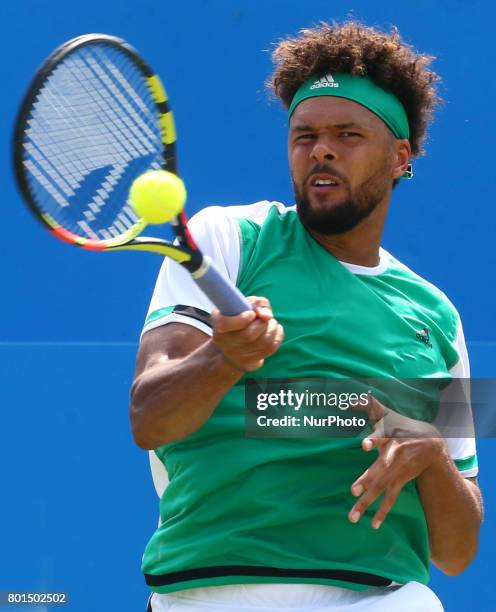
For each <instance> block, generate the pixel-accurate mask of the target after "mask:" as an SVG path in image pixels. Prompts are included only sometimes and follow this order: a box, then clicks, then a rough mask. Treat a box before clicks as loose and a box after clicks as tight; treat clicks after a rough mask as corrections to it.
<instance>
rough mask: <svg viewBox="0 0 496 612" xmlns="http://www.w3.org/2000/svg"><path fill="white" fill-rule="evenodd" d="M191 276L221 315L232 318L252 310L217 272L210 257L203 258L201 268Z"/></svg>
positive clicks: (239, 293)
mask: <svg viewBox="0 0 496 612" xmlns="http://www.w3.org/2000/svg"><path fill="white" fill-rule="evenodd" d="M192 276H193V280H194V281H195V282H196V284H197V285H198V287H200V289H201V290H202V291H203V293H204V294H205V295H206V296H207V297H208V298H209V299H210V301H211V302H213V303H214V304H215V306H217V308H218V309H219V310H220V312H221V313H222V314H223V315H226V316H230V317H232V316H234V315H237V314H239V313H240V312H244V311H245V310H253V307H252V305H251V304H250V303H249V302H248V300H247V299H246V298H245V296H244V295H243V294H242V293H241V291H240V290H239V289H238V288H237V287H235V286H234V285H233V284H232V283H231V282H230V281H229V280H227V279H226V278H225V277H224V276H223V275H222V274H221V273H220V272H219V270H218V269H217V267H216V266H215V264H214V262H213V261H212V260H211V259H210V257H208V256H206V255H205V256H204V257H203V263H202V265H201V267H200V268H199V269H198V270H197V271H196V272H194V273H193V275H192Z"/></svg>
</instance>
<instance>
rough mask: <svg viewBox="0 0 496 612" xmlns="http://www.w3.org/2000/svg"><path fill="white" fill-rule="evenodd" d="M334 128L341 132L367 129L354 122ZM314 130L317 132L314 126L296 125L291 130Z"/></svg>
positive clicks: (337, 125)
mask: <svg viewBox="0 0 496 612" xmlns="http://www.w3.org/2000/svg"><path fill="white" fill-rule="evenodd" d="M332 127H333V128H337V129H339V130H348V129H350V128H355V129H359V130H366V129H367V128H365V127H364V126H363V125H360V124H359V123H355V122H354V121H349V122H347V123H335V124H334V125H332ZM313 130H315V127H313V126H312V125H295V126H294V127H293V128H291V131H293V132H312V131H313Z"/></svg>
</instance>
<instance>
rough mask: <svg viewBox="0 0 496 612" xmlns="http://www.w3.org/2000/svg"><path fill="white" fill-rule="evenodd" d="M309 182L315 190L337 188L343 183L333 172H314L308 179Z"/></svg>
mask: <svg viewBox="0 0 496 612" xmlns="http://www.w3.org/2000/svg"><path fill="white" fill-rule="evenodd" d="M307 184H308V186H309V187H310V188H312V189H313V190H315V191H326V190H334V189H337V188H338V187H340V186H341V184H342V183H341V181H340V180H339V179H338V178H337V177H335V176H332V175H331V174H313V175H312V176H310V178H309V179H308V181H307Z"/></svg>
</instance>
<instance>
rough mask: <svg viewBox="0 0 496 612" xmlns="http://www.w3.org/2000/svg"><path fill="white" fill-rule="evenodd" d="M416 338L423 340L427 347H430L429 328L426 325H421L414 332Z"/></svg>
mask: <svg viewBox="0 0 496 612" xmlns="http://www.w3.org/2000/svg"><path fill="white" fill-rule="evenodd" d="M416 337H417V340H420V342H423V343H424V344H425V345H426V346H428V347H429V348H432V342H431V340H430V337H429V330H428V329H427V327H423V328H422V329H421V330H420V331H418V332H417V333H416Z"/></svg>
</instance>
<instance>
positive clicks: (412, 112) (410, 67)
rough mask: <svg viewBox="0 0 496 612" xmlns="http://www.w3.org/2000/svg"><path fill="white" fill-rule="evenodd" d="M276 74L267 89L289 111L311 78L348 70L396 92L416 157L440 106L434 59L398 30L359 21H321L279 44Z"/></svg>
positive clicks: (276, 53)
mask: <svg viewBox="0 0 496 612" xmlns="http://www.w3.org/2000/svg"><path fill="white" fill-rule="evenodd" d="M272 59H273V60H274V63H275V70H274V72H273V74H272V76H271V77H270V79H269V81H268V82H267V85H268V87H269V88H270V89H271V90H272V91H273V93H274V94H275V95H276V96H277V97H278V98H279V99H280V100H281V101H282V103H283V104H284V106H285V107H286V108H289V106H290V104H291V101H292V99H293V96H294V95H295V93H296V91H297V90H298V88H299V87H300V86H301V85H302V84H303V83H304V82H305V81H306V80H307V79H308V78H309V77H310V76H312V75H316V76H323V75H324V74H326V73H328V72H345V73H349V74H355V75H360V76H369V77H370V78H371V79H372V80H373V81H375V82H376V83H377V84H378V85H380V86H381V87H382V88H383V89H386V90H388V91H391V92H392V93H393V94H394V95H395V96H396V97H397V98H398V99H399V100H400V102H401V103H402V104H403V106H404V107H405V110H406V113H407V116H408V121H409V124H410V145H411V147H412V154H413V156H418V155H421V154H422V153H423V152H424V150H423V144H424V141H425V136H426V130H427V126H428V124H429V122H430V121H431V119H432V114H433V111H434V109H435V107H436V106H437V105H438V104H439V103H440V102H441V98H440V97H439V95H438V93H437V90H436V83H437V82H438V81H440V77H439V76H438V75H437V74H436V73H435V72H433V71H432V70H429V66H430V64H431V62H432V61H433V60H434V59H435V58H434V57H432V56H430V55H423V54H419V53H417V52H416V51H415V49H413V48H412V47H411V46H410V45H408V44H406V43H405V42H403V41H402V40H401V37H400V34H399V32H398V30H397V29H396V28H395V27H393V28H392V29H391V32H390V33H384V32H380V31H378V30H377V29H375V28H372V27H369V26H365V25H363V24H361V23H359V22H356V21H347V22H345V23H343V24H338V23H333V24H332V25H330V24H328V23H325V22H322V23H321V24H320V25H319V26H316V27H314V28H306V29H303V30H301V31H300V32H299V35H298V36H297V37H295V38H287V39H284V40H282V41H280V42H279V43H278V44H277V46H276V48H275V50H274V51H273V53H272Z"/></svg>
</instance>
